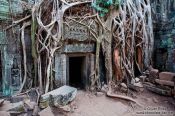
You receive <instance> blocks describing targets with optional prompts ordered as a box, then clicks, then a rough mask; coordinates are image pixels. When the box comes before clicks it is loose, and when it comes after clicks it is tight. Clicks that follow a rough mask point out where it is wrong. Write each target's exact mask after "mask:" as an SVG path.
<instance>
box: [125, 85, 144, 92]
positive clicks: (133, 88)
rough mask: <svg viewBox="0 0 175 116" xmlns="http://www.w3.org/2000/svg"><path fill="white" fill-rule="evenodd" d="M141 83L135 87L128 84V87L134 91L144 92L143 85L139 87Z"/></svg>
mask: <svg viewBox="0 0 175 116" xmlns="http://www.w3.org/2000/svg"><path fill="white" fill-rule="evenodd" d="M138 84H139V83H135V84H134V85H133V84H128V87H129V88H130V89H132V90H135V91H137V92H142V91H144V88H143V85H142V86H141V85H138Z"/></svg>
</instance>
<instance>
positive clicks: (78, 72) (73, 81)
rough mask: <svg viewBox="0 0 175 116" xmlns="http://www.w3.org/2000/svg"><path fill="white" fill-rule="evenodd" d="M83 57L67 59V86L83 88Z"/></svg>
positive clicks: (84, 69) (84, 68)
mask: <svg viewBox="0 0 175 116" xmlns="http://www.w3.org/2000/svg"><path fill="white" fill-rule="evenodd" d="M85 59H86V58H85V57H84V56H79V57H69V71H68V74H69V85H70V86H73V87H76V88H78V89H84V88H85V83H86V82H85V78H86V77H85V74H84V73H85V71H86V66H85V65H86V64H85Z"/></svg>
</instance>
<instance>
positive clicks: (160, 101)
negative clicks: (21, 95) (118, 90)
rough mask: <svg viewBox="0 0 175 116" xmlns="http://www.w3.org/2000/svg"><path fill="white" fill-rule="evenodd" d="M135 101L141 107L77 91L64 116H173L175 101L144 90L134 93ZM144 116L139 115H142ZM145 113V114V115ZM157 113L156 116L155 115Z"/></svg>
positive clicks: (174, 113) (174, 114) (174, 115)
mask: <svg viewBox="0 0 175 116" xmlns="http://www.w3.org/2000/svg"><path fill="white" fill-rule="evenodd" d="M135 94H136V97H137V98H136V100H137V101H138V102H139V103H140V104H141V105H142V107H141V106H138V105H135V104H134V103H131V102H128V101H125V100H121V99H114V98H109V97H106V96H105V95H102V96H96V95H94V94H93V93H90V92H85V91H78V94H77V96H76V99H75V100H74V101H73V102H72V103H71V106H72V107H73V108H74V110H73V111H72V112H69V113H65V114H64V115H66V116H137V115H138V116H175V99H173V98H172V97H165V96H160V95H157V94H155V93H152V92H149V91H147V90H144V92H142V93H135ZM142 111H144V113H145V115H144V114H139V113H143V112H142ZM146 113H147V114H146ZM155 113H157V114H155Z"/></svg>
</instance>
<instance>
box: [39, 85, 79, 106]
mask: <svg viewBox="0 0 175 116" xmlns="http://www.w3.org/2000/svg"><path fill="white" fill-rule="evenodd" d="M76 94H77V89H76V88H74V87H70V86H67V85H64V86H62V87H60V88H58V89H55V90H53V91H50V92H48V93H46V94H44V95H42V96H41V99H40V103H39V104H40V105H39V106H40V107H41V108H46V107H47V106H49V105H50V106H65V105H67V104H68V103H69V102H71V101H72V100H73V99H74V98H75V96H76Z"/></svg>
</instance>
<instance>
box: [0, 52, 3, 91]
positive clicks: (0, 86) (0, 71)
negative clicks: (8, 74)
mask: <svg viewBox="0 0 175 116" xmlns="http://www.w3.org/2000/svg"><path fill="white" fill-rule="evenodd" d="M2 80H3V79H2V59H1V51H0V91H2Z"/></svg>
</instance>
